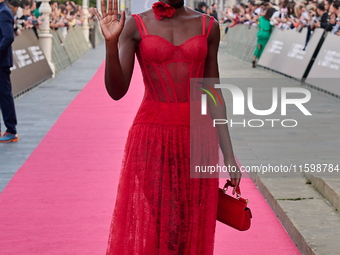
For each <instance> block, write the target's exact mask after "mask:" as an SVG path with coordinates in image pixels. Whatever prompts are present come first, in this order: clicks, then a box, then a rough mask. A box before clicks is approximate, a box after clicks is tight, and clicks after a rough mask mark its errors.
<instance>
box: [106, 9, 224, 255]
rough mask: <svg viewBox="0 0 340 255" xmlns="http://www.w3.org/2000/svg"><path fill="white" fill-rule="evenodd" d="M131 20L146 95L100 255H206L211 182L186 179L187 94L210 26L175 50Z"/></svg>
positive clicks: (212, 218) (213, 209) (214, 185)
mask: <svg viewBox="0 0 340 255" xmlns="http://www.w3.org/2000/svg"><path fill="white" fill-rule="evenodd" d="M133 17H134V18H135V20H136V22H137V25H138V28H139V31H140V33H141V42H140V45H139V49H138V51H137V58H138V61H139V64H140V67H141V70H142V74H143V80H144V84H145V94H144V98H143V101H142V103H141V105H140V108H139V110H138V112H137V115H136V117H135V119H134V122H133V125H132V126H131V128H130V130H129V134H128V138H127V142H126V147H125V153H124V159H123V163H122V170H121V174H120V180H119V185H118V193H117V199H116V204H115V209H114V212H113V217H112V222H111V226H110V236H109V241H108V247H107V253H106V254H107V255H156V254H159V255H165V254H166V255H174V254H185V255H210V254H213V249H214V234H215V226H216V213H217V200H218V179H216V178H215V179H208V178H205V179H198V178H190V170H189V168H190V89H189V86H190V78H199V77H203V72H204V64H205V58H206V55H207V50H208V43H207V37H208V35H209V32H210V29H211V26H212V24H213V20H214V18H211V20H210V22H209V21H208V22H209V25H208V24H207V25H206V15H203V25H202V31H203V32H202V34H201V35H197V36H194V37H192V38H190V39H189V40H187V41H186V42H184V43H183V44H181V45H179V46H175V45H173V44H172V43H170V42H169V41H167V40H165V39H164V38H162V37H160V36H157V35H151V34H148V32H147V30H146V28H145V25H144V23H143V21H142V19H141V17H140V16H139V14H137V15H133ZM206 27H207V29H206ZM143 31H144V33H143ZM201 132H202V133H203V135H206V134H204V130H203V131H202V130H201ZM214 135H216V134H212V136H214ZM209 139H212V138H211V137H207V142H208V141H209ZM214 139H215V138H214ZM207 151H208V152H209V153H213V154H214V155H216V154H217V151H216V150H215V149H209V148H205V152H204V154H207ZM209 153H208V154H209Z"/></svg>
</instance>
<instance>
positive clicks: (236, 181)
mask: <svg viewBox="0 0 340 255" xmlns="http://www.w3.org/2000/svg"><path fill="white" fill-rule="evenodd" d="M224 165H225V166H226V167H227V168H228V169H230V171H229V175H230V179H231V183H232V185H233V186H234V188H233V192H232V194H233V195H234V194H235V192H236V190H237V187H238V186H239V185H240V182H241V176H242V172H241V171H240V168H239V167H238V165H237V163H236V161H235V159H225V160H224Z"/></svg>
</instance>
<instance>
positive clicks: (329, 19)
mask: <svg viewBox="0 0 340 255" xmlns="http://www.w3.org/2000/svg"><path fill="white" fill-rule="evenodd" d="M268 9H271V10H272V9H274V12H272V11H271V13H272V15H271V17H270V24H271V25H272V26H276V27H277V28H280V29H297V30H301V29H302V28H303V27H306V28H308V29H309V30H313V29H315V28H322V29H325V30H326V31H329V32H331V33H333V34H336V35H339V36H340V0H335V1H334V0H319V1H318V0H304V1H302V2H301V3H300V2H298V1H297V0H280V3H279V4H276V3H273V2H270V0H263V1H253V0H250V1H248V3H247V4H244V3H240V4H235V5H234V6H232V7H227V8H226V9H225V10H223V11H221V12H220V13H218V12H217V4H216V3H214V4H213V5H212V6H208V5H207V4H206V3H204V2H200V3H199V4H198V8H197V9H196V11H199V12H204V13H208V14H210V15H212V16H214V17H215V18H216V19H217V20H219V22H220V23H227V22H229V23H230V24H229V27H232V26H235V25H236V24H246V25H249V26H256V27H257V26H258V24H259V20H260V17H261V16H264V15H266V11H267V10H268ZM218 17H219V18H218Z"/></svg>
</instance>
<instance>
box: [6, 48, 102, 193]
mask: <svg viewBox="0 0 340 255" xmlns="http://www.w3.org/2000/svg"><path fill="white" fill-rule="evenodd" d="M104 58H105V47H104V43H101V44H99V45H98V46H97V47H96V48H95V49H91V50H90V51H89V52H88V53H87V54H85V55H84V56H82V57H81V58H80V59H79V60H77V61H76V62H75V63H74V64H73V65H72V67H70V68H68V69H66V70H65V71H63V72H62V73H61V74H59V75H58V76H57V77H56V78H55V79H51V80H49V81H46V82H44V83H43V84H41V85H40V86H38V87H36V88H35V89H33V90H31V91H30V92H28V93H26V94H24V95H22V96H20V97H19V98H17V99H16V100H15V107H16V111H17V117H18V126H17V129H18V136H19V142H18V143H11V144H0V192H1V191H2V190H3V189H4V188H5V186H6V185H7V183H8V182H9V181H10V180H11V178H12V177H13V175H14V174H15V173H16V171H17V170H18V169H19V168H20V167H21V166H22V164H23V163H24V162H25V161H26V159H27V158H28V157H29V156H30V154H31V153H32V151H33V150H34V149H35V148H36V147H37V145H38V144H39V143H40V141H41V140H42V139H43V138H44V136H45V135H46V133H47V132H48V131H49V130H50V128H51V127H52V126H53V124H54V123H55V122H56V120H57V119H58V118H59V116H60V115H61V113H62V112H63V111H64V110H65V109H66V107H67V106H68V105H69V104H70V103H71V102H72V100H73V99H74V98H75V97H76V96H77V94H78V93H79V92H80V91H81V89H82V88H83V87H84V86H85V85H86V83H87V82H88V81H89V80H90V79H91V78H92V76H93V75H94V74H95V72H96V71H97V69H98V68H99V66H100V64H101V63H102V62H103V60H104ZM1 127H2V129H3V131H5V126H4V124H3V122H2V123H1ZM69 132H72V130H69ZM90 132H91V130H89V134H90ZM60 139H63V138H62V137H60ZM65 142H67V141H65Z"/></svg>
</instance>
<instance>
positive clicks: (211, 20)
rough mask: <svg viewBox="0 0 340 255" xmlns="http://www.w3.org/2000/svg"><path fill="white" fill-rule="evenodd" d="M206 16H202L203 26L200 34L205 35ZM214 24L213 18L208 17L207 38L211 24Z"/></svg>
mask: <svg viewBox="0 0 340 255" xmlns="http://www.w3.org/2000/svg"><path fill="white" fill-rule="evenodd" d="M206 17H207V14H205V13H204V14H203V26H202V34H203V35H205V20H206ZM213 23H214V17H213V16H210V23H209V27H208V32H207V37H208V36H209V33H210V30H211V27H212V24H213Z"/></svg>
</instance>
